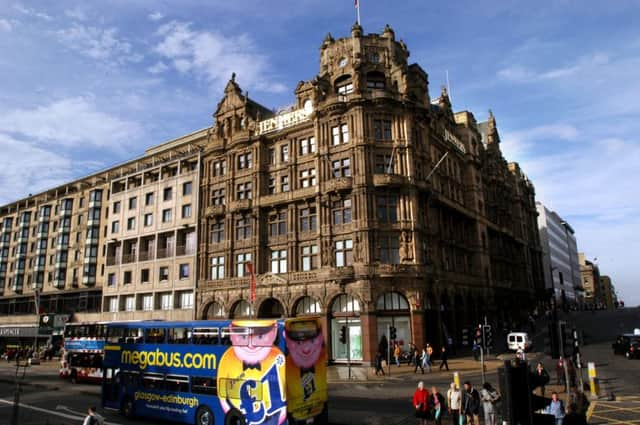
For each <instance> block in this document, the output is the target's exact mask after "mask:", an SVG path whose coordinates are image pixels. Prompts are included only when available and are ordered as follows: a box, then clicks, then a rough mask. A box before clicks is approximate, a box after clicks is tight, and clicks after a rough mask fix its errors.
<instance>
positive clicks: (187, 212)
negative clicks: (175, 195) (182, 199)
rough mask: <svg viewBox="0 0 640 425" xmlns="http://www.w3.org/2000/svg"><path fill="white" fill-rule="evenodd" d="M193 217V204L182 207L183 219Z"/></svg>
mask: <svg viewBox="0 0 640 425" xmlns="http://www.w3.org/2000/svg"><path fill="white" fill-rule="evenodd" d="M190 217H191V204H187V205H183V206H182V218H190Z"/></svg>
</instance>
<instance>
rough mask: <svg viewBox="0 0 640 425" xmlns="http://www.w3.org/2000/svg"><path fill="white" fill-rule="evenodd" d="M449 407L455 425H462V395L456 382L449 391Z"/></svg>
mask: <svg viewBox="0 0 640 425" xmlns="http://www.w3.org/2000/svg"><path fill="white" fill-rule="evenodd" d="M447 406H448V409H449V416H450V417H451V423H452V424H453V425H460V409H461V408H462V393H461V392H460V388H458V386H457V385H456V383H455V382H452V383H451V385H450V386H449V390H448V391H447Z"/></svg>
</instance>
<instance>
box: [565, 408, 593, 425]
mask: <svg viewBox="0 0 640 425" xmlns="http://www.w3.org/2000/svg"><path fill="white" fill-rule="evenodd" d="M562 425H587V417H586V416H584V415H581V414H580V413H578V406H576V404H575V403H571V404H570V405H569V412H568V413H567V415H566V416H565V417H564V419H563V420H562Z"/></svg>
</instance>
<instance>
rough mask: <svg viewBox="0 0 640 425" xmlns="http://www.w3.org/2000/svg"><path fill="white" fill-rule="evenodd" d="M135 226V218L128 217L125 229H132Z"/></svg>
mask: <svg viewBox="0 0 640 425" xmlns="http://www.w3.org/2000/svg"><path fill="white" fill-rule="evenodd" d="M135 228H136V218H135V217H129V218H128V219H127V230H134V229H135Z"/></svg>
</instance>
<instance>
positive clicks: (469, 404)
mask: <svg viewBox="0 0 640 425" xmlns="http://www.w3.org/2000/svg"><path fill="white" fill-rule="evenodd" d="M462 412H463V413H464V416H465V418H466V420H467V424H473V425H480V393H478V390H476V389H475V388H473V386H472V385H471V382H469V381H467V382H465V383H464V391H463V393H462Z"/></svg>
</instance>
